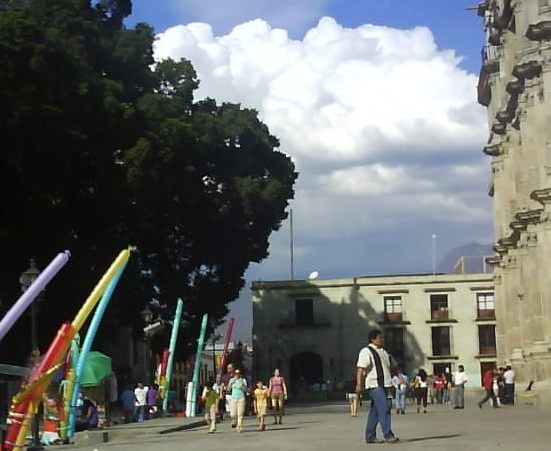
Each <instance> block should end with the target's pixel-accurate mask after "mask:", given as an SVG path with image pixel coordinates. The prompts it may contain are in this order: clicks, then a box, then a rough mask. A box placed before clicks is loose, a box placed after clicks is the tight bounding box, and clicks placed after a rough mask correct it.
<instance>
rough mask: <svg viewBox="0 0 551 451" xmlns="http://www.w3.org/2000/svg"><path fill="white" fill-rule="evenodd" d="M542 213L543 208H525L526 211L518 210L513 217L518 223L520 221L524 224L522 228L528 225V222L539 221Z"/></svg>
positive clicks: (536, 222) (535, 222)
mask: <svg viewBox="0 0 551 451" xmlns="http://www.w3.org/2000/svg"><path fill="white" fill-rule="evenodd" d="M542 213H543V208H537V209H535V210H526V211H519V212H518V213H517V214H516V215H515V218H516V219H517V221H518V222H519V223H522V224H523V225H524V228H526V227H527V226H528V224H538V223H539V222H541V214H542Z"/></svg>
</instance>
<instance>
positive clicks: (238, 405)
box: [228, 370, 247, 432]
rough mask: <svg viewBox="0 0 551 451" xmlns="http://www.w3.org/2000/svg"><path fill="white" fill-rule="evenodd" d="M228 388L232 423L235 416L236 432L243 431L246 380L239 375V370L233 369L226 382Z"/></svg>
mask: <svg viewBox="0 0 551 451" xmlns="http://www.w3.org/2000/svg"><path fill="white" fill-rule="evenodd" d="M228 390H231V405H230V407H231V408H230V410H231V412H230V415H231V418H232V423H235V421H236V418H237V423H236V424H237V432H242V431H243V415H245V393H246V391H247V381H246V380H245V379H244V378H243V376H242V375H241V371H239V370H235V371H234V373H233V377H232V378H231V379H230V382H229V384H228Z"/></svg>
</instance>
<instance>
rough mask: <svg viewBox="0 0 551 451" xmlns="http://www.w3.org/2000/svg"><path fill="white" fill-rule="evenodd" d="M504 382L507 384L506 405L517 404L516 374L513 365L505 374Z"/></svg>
mask: <svg viewBox="0 0 551 451" xmlns="http://www.w3.org/2000/svg"><path fill="white" fill-rule="evenodd" d="M503 382H504V383H505V402H506V404H511V405H514V404H515V372H514V371H513V369H512V368H511V365H507V368H505V372H504V373H503Z"/></svg>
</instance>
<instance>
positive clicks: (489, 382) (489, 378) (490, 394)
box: [478, 367, 499, 409]
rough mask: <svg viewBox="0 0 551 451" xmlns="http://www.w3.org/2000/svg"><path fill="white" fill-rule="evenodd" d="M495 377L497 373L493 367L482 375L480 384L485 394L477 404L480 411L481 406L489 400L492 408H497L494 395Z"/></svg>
mask: <svg viewBox="0 0 551 451" xmlns="http://www.w3.org/2000/svg"><path fill="white" fill-rule="evenodd" d="M497 375H498V371H497V368H496V367H493V368H491V369H489V370H488V371H486V372H485V373H484V377H483V378H482V383H483V384H484V390H485V391H486V394H485V396H484V398H482V399H481V400H480V401H479V402H478V408H479V409H482V405H483V404H484V403H486V401H488V400H489V399H490V398H492V403H493V406H494V408H497V407H499V406H498V405H497V398H496V395H495V393H494V378H495V377H496V376H497Z"/></svg>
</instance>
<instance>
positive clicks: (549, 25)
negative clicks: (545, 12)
mask: <svg viewBox="0 0 551 451" xmlns="http://www.w3.org/2000/svg"><path fill="white" fill-rule="evenodd" d="M526 37H527V38H528V39H530V40H531V41H543V40H545V39H550V38H551V20H542V21H540V22H537V23H533V24H531V25H529V26H528V30H527V31H526Z"/></svg>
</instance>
